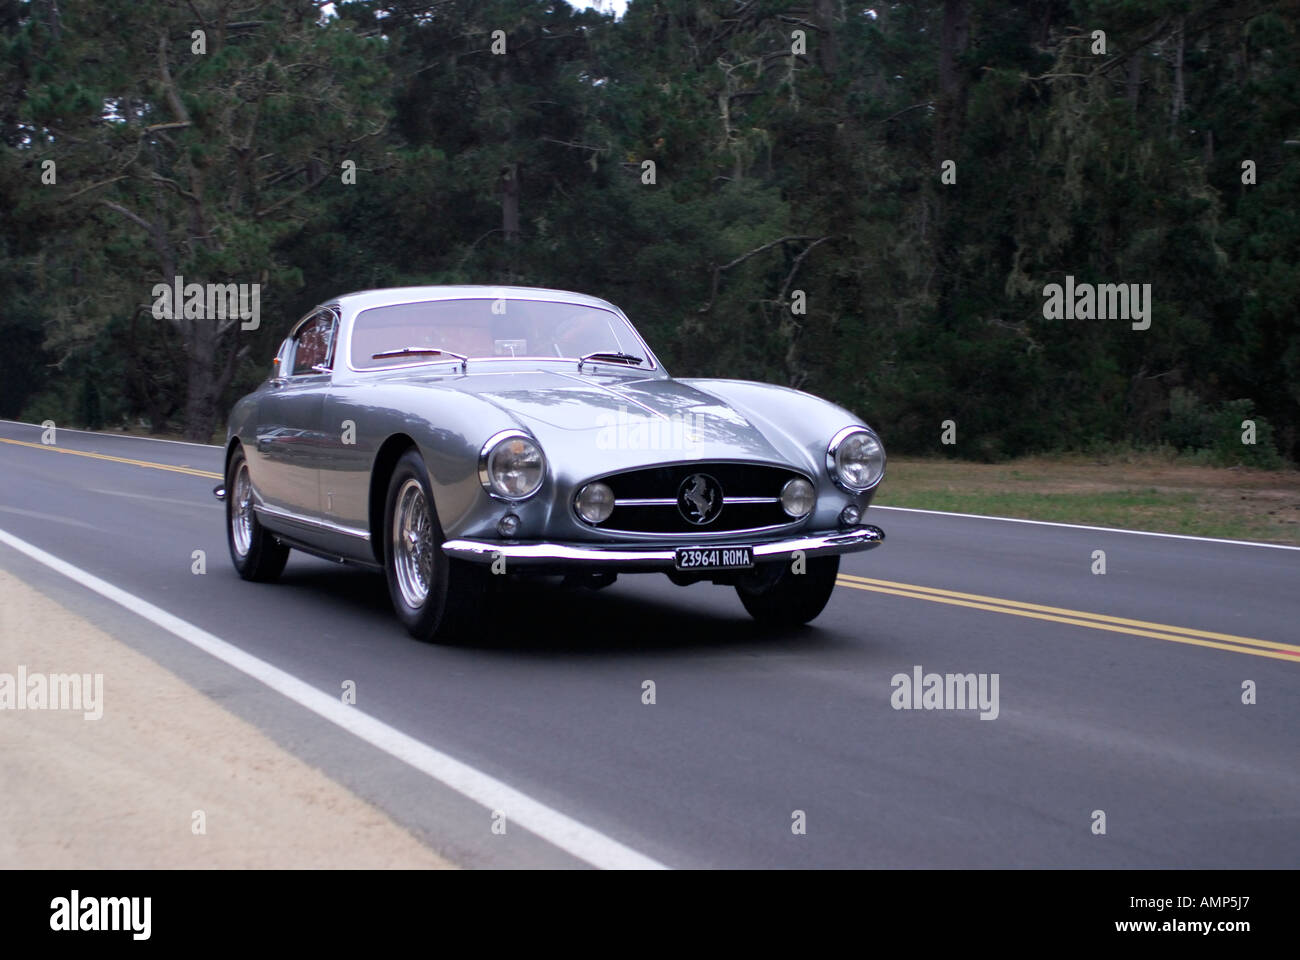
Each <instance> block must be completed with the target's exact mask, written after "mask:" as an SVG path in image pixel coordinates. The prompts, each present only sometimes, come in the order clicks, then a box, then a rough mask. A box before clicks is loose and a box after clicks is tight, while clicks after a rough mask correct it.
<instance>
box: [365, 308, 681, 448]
mask: <svg viewBox="0 0 1300 960" xmlns="http://www.w3.org/2000/svg"><path fill="white" fill-rule="evenodd" d="M497 299H504V300H506V301H507V302H509V301H510V300H520V301H528V302H533V303H564V304H569V305H570V306H574V307H586V308H588V309H590V310H603V311H605V313H612V314H613V315H614V316H616V317H618V318H619V319H621V320H622V321H623V322H624V323H626V324H627V326H628V329H629V330H631V331H632V335H633V336H634V337H636V339H637V342H638V343H639V344H640V345H641V347H642V348H643V349H644V350H645V358H646V360H648V361H649V363H650V366H648V367H646V366H639V367H629V366H628V365H627V364H624V363H619V364H606V366H617V367H621V368H623V369H625V370H639V371H641V372H642V373H645V372H647V371H648V370H659V369H661V367H660V365H659V362H658V357H656V356H655V354H654V351H653V350H651V349H650V345H649V344H648V343H646V342H645V338H644V337H642V336H641V331H640V330H638V329H637V328H636V324H635V323H633V322H632V321H631V320H630V319H629V318H628V316H627V314H625V313H624V312H623V311H622V310H619V309H618V308H617V307H614V306H613V304H610V306H609V307H602V306H597V305H596V304H593V303H583V302H581V301H577V300H569V299H566V298H564V297H509V296H507V297H504V298H498V297H415V298H413V299H409V300H393V301H391V302H389V303H375V304H371V305H370V306H368V307H362V308H360V309H359V310H357V311H356V312H355V313H354V314H352V316H351V318H350V320H349V321H348V336H347V341H348V342H347V352H346V360H347V368H348V370H350V371H352V372H353V373H383V372H385V371H388V370H403V369H408V368H410V367H427V366H430V365H432V364H435V363H452V362H453V361H452V360H450V359H448V360H419V361H415V362H413V363H396V364H390V365H389V366H386V367H355V366H353V365H352V332H353V331H354V330H355V329H356V326H357V319H358V318H359V317H360V316H361V314H363V313H365V312H366V311H367V310H379V309H382V308H383V307H402V306H409V305H410V304H413V303H447V302H450V301H455V300H497ZM611 307H612V308H613V309H611ZM469 359H470V360H473V361H474V362H476V363H484V362H490V361H499V360H511V361H515V360H534V359H537V360H547V361H550V362H553V363H577V362H578V357H470V358H469ZM455 362H456V363H459V362H460V361H455ZM530 439H531V438H530ZM534 442H536V441H534Z"/></svg>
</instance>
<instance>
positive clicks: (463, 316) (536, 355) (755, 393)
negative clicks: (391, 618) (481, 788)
mask: <svg viewBox="0 0 1300 960" xmlns="http://www.w3.org/2000/svg"><path fill="white" fill-rule="evenodd" d="M884 472H885V451H884V448H883V447H882V445H881V443H880V438H879V437H878V436H877V435H876V433H875V432H874V431H873V430H872V429H871V428H870V427H869V426H867V425H866V424H864V423H863V422H862V421H861V420H859V419H858V418H857V417H855V416H854V415H853V414H851V413H849V412H848V411H847V410H844V409H842V408H841V407H837V406H835V405H834V404H831V403H828V402H827V401H825V400H821V399H819V398H817V397H814V396H811V395H809V394H806V393H802V392H800V391H798V390H791V389H788V388H785V387H776V386H770V385H767V384H762V383H753V382H748V381H743V380H699V379H691V380H677V379H674V378H673V377H670V376H669V375H668V373H667V371H665V370H664V368H663V365H662V364H661V363H660V362H659V360H658V359H657V358H656V357H655V355H654V353H653V352H652V351H651V350H650V347H649V346H648V345H647V344H646V342H645V341H644V340H643V339H641V336H640V335H639V334H638V333H637V331H636V329H635V328H634V327H633V326H632V324H631V322H630V321H629V320H628V318H627V317H626V316H625V315H624V314H623V312H622V311H621V310H619V309H618V308H617V307H615V306H614V305H612V304H610V303H607V302H605V301H604V300H599V299H597V298H595V297H589V296H584V295H582V294H578V293H566V292H564V291H560V290H544V289H536V288H530V287H479V286H458V287H449V286H440V287H406V288H400V289H389V290H369V291H365V292H362V293H351V294H348V295H346V296H342V297H338V298H337V299H334V300H331V301H329V302H327V303H325V304H323V305H322V306H320V307H318V308H317V309H315V310H313V311H312V312H311V313H309V314H308V315H307V316H305V317H303V318H302V319H301V320H299V321H298V322H297V323H296V324H295V325H294V327H293V329H292V330H291V331H290V333H289V336H288V337H287V338H286V339H285V341H284V342H283V344H281V346H280V350H279V353H278V354H277V356H276V358H275V362H274V367H273V369H272V371H271V375H270V376H269V377H268V378H267V380H266V382H264V383H263V384H262V385H261V386H260V387H258V388H257V389H256V390H255V391H253V392H252V393H250V394H249V395H248V396H246V397H244V398H243V399H241V400H240V401H239V402H238V403H236V404H235V407H234V410H233V411H232V412H231V415H230V422H229V428H228V431H227V439H226V471H225V477H226V479H225V483H224V484H223V485H222V486H219V487H218V488H217V489H216V491H215V493H216V495H217V496H218V497H219V498H221V499H224V500H225V501H226V527H227V535H228V540H229V543H230V556H231V559H232V560H233V561H234V564H235V569H236V570H238V571H239V574H240V576H241V577H243V578H245V579H246V580H272V579H274V578H276V577H277V576H278V575H279V574H280V572H281V571H282V570H283V569H284V565H285V561H286V559H287V557H288V554H289V551H290V549H297V550H302V551H305V552H307V553H311V554H314V555H316V556H321V557H326V558H328V559H331V560H336V561H343V562H349V563H357V564H361V565H364V566H367V567H371V568H374V569H376V570H383V571H384V573H385V574H386V576H387V578H388V589H389V593H390V594H391V596H392V601H393V607H394V608H395V609H396V612H397V616H398V618H399V619H400V620H401V621H402V623H403V624H405V626H406V627H407V629H408V630H409V631H410V632H411V633H412V634H413V635H414V636H416V637H418V638H420V639H422V640H433V639H435V638H443V637H447V636H452V635H456V634H461V633H465V632H467V631H472V630H473V629H474V628H475V626H476V622H479V621H480V619H481V616H482V612H483V609H484V606H483V604H484V598H485V595H486V593H487V591H488V590H489V589H491V588H493V587H495V586H497V585H498V584H500V583H502V582H503V581H505V580H507V579H509V578H513V577H519V576H530V575H538V574H541V575H557V574H560V575H565V576H566V578H567V579H568V580H569V581H570V582H571V583H577V584H581V585H585V586H589V587H600V586H605V585H607V584H610V583H612V582H613V581H614V579H615V577H616V576H617V575H618V574H620V573H643V572H654V571H658V572H661V573H665V574H667V575H668V577H669V578H670V579H671V580H672V581H673V582H674V583H678V584H689V583H694V582H696V581H700V580H709V581H712V582H713V583H719V584H726V585H730V586H734V587H735V589H736V592H737V593H738V594H739V595H740V600H741V602H742V603H743V604H744V606H745V609H746V610H748V611H749V612H750V613H751V614H752V615H753V616H754V617H755V618H757V619H758V620H760V621H765V622H772V623H777V624H785V625H791V624H801V623H806V622H808V621H809V620H811V619H813V618H814V617H816V616H817V615H818V614H819V613H821V611H822V609H823V607H825V605H826V602H827V600H828V599H829V598H830V595H831V592H832V590H833V588H834V586H835V578H836V574H837V572H838V569H839V555H840V554H842V553H848V552H850V551H855V550H869V549H871V548H872V547H875V546H878V545H879V544H880V543H882V542H883V541H884V538H885V535H884V533H883V532H882V531H881V530H880V528H878V527H875V526H872V525H870V524H864V523H863V522H862V519H863V514H864V513H865V512H866V509H867V506H868V505H869V504H870V502H871V498H872V496H873V494H874V492H875V489H876V486H877V484H879V483H880V480H881V477H882V476H884Z"/></svg>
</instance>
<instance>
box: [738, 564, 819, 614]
mask: <svg viewBox="0 0 1300 960" xmlns="http://www.w3.org/2000/svg"><path fill="white" fill-rule="evenodd" d="M805 562H806V563H807V569H806V570H805V571H804V572H803V573H795V572H794V571H793V569H792V566H791V565H786V566H785V567H784V569H782V571H781V573H780V575H779V576H777V577H776V579H775V580H767V581H765V582H758V583H738V584H736V593H737V594H738V595H739V596H740V602H741V603H743V604H744V605H745V609H746V610H748V611H749V615H750V616H751V617H753V618H754V619H755V620H757V621H759V622H760V623H764V624H772V625H774V626H779V627H798V626H802V625H803V624H805V623H808V622H809V621H810V620H813V619H815V618H816V617H817V615H818V614H820V613H821V612H822V610H824V609H825V608H826V603H827V601H829V600H830V598H831V592H832V591H833V590H834V589H835V578H836V576H838V574H839V572H840V558H839V557H838V556H830V557H811V558H808V559H807V560H806V561H805Z"/></svg>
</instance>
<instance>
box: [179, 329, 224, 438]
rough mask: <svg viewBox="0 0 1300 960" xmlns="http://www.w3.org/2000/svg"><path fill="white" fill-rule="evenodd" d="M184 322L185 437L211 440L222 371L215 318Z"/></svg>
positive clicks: (216, 415) (217, 416) (217, 414)
mask: <svg viewBox="0 0 1300 960" xmlns="http://www.w3.org/2000/svg"><path fill="white" fill-rule="evenodd" d="M183 323H184V334H185V341H186V342H185V347H186V349H185V357H186V370H185V372H186V382H185V439H186V440H190V441H193V442H195V443H210V442H211V441H212V434H213V431H215V430H216V429H217V424H218V419H219V411H218V410H217V403H218V401H219V400H220V387H219V381H220V379H221V376H220V373H221V371H218V370H217V369H216V367H217V356H218V353H219V346H220V345H219V344H218V342H217V340H218V335H217V326H216V321H215V320H203V319H199V320H186V321H183Z"/></svg>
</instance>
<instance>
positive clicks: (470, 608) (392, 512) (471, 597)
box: [378, 450, 489, 643]
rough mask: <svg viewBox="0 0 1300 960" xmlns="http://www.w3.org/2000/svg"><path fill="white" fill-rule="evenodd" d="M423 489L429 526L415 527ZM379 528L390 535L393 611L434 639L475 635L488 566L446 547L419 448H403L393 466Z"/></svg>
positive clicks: (420, 636)
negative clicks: (459, 557)
mask: <svg viewBox="0 0 1300 960" xmlns="http://www.w3.org/2000/svg"><path fill="white" fill-rule="evenodd" d="M417 490H418V493H419V497H418V499H422V501H423V505H424V511H425V521H424V523H425V526H423V527H416V528H415V529H413V528H412V525H411V521H412V520H413V519H418V517H419V514H420V507H419V504H418V503H417V502H416V500H417V498H416V496H415V493H416V491H417ZM399 511H400V514H401V516H400V518H399ZM399 523H400V525H399ZM412 533H414V534H415V539H414V540H413V541H412V540H411V539H410V537H409V534H412ZM378 534H379V535H380V536H382V537H383V538H384V540H383V545H384V573H385V575H386V576H387V578H388V595H389V597H390V598H391V599H392V601H393V611H394V612H395V613H396V614H397V619H398V620H400V621H401V622H402V625H403V626H405V627H406V629H407V631H408V632H409V633H410V634H411V636H413V637H415V638H416V639H417V640H423V641H424V642H426V643H433V642H436V641H441V640H450V639H458V638H465V637H469V636H471V635H472V634H473V632H474V630H475V628H476V627H479V626H481V624H482V619H483V616H484V602H485V599H486V596H487V586H488V583H487V578H488V576H489V574H488V571H487V569H486V568H485V567H483V566H479V565H477V564H471V563H467V562H465V561H463V560H453V559H451V558H450V557H448V556H447V555H446V554H445V553H443V552H442V544H443V541H444V540H445V539H446V537H445V536H444V535H443V532H442V524H441V523H439V522H438V511H437V509H436V507H435V506H434V502H433V495H432V492H431V489H430V485H429V472H428V470H427V469H426V468H425V465H424V460H423V459H422V458H421V457H420V454H419V453H418V452H417V451H415V450H408V451H406V453H404V454H402V456H401V457H400V458H399V459H398V461H397V465H396V466H395V467H394V468H393V475H392V477H391V478H390V479H389V481H388V494H387V497H386V498H385V502H384V526H383V529H382V530H381V531H378ZM402 543H408V544H409V546H406V547H403V546H402ZM421 587H423V591H421ZM421 592H422V595H421Z"/></svg>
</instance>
